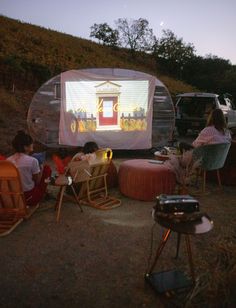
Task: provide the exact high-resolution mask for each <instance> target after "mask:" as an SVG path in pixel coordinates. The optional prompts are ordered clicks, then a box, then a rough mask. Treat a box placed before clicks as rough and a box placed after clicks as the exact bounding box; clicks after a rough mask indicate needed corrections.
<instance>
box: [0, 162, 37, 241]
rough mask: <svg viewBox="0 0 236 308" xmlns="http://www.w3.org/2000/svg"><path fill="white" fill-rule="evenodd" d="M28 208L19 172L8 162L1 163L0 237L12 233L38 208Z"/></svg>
mask: <svg viewBox="0 0 236 308" xmlns="http://www.w3.org/2000/svg"><path fill="white" fill-rule="evenodd" d="M38 206H39V205H38V204H37V205H36V206H34V207H32V206H31V207H28V206H27V205H26V200H25V196H24V192H23V189H22V184H21V178H20V173H19V170H18V169H17V168H16V166H15V165H14V164H13V163H12V162H10V161H7V160H4V161H0V236H4V235H7V234H9V233H11V232H12V231H13V230H14V229H15V228H16V227H17V226H18V225H19V224H20V223H21V222H22V220H23V219H28V218H29V217H30V216H31V215H32V214H33V213H34V211H35V210H36V209H37V208H38Z"/></svg>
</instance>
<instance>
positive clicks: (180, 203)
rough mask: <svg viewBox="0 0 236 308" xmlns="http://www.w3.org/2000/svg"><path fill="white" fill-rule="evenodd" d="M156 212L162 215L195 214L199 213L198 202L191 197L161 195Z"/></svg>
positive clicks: (158, 198)
mask: <svg viewBox="0 0 236 308" xmlns="http://www.w3.org/2000/svg"><path fill="white" fill-rule="evenodd" d="M156 199H157V203H156V206H155V211H157V212H161V213H166V214H168V213H193V212H197V211H199V203H198V201H197V200H196V199H195V198H193V197H192V196H190V195H164V194H162V195H160V196H158V197H157V198H156Z"/></svg>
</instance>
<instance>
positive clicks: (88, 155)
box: [73, 141, 99, 162]
mask: <svg viewBox="0 0 236 308" xmlns="http://www.w3.org/2000/svg"><path fill="white" fill-rule="evenodd" d="M98 149H99V147H98V145H97V143H96V142H94V141H89V142H86V143H85V144H84V146H83V149H82V152H79V153H77V154H76V155H75V156H74V158H73V159H74V160H87V161H88V162H93V161H95V160H96V151H97V150H98Z"/></svg>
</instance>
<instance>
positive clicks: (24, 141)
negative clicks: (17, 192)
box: [7, 130, 52, 206]
mask: <svg viewBox="0 0 236 308" xmlns="http://www.w3.org/2000/svg"><path fill="white" fill-rule="evenodd" d="M12 146H13V148H14V150H15V153H14V154H13V155H11V156H10V157H8V158H7V160H9V161H11V162H12V163H13V164H14V165H15V166H16V167H17V168H18V169H19V172H20V177H21V182H22V188H23V191H24V195H25V199H26V203H27V205H29V206H34V205H36V204H37V203H39V202H40V201H41V200H42V198H43V197H44V195H45V193H46V189H47V183H45V180H46V179H47V178H49V177H50V176H51V173H52V170H51V168H50V167H49V166H48V165H44V166H43V165H42V166H40V165H39V161H38V160H37V159H36V158H35V157H32V156H31V153H32V152H33V139H32V138H31V136H30V135H28V134H26V133H25V132H24V131H22V130H20V131H18V133H17V135H16V136H15V138H14V139H13V141H12Z"/></svg>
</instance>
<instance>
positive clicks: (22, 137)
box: [12, 130, 33, 153]
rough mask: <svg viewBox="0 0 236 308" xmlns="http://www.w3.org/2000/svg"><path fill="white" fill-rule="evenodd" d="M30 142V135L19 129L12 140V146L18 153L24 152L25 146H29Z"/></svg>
mask: <svg viewBox="0 0 236 308" xmlns="http://www.w3.org/2000/svg"><path fill="white" fill-rule="evenodd" d="M32 143H33V139H32V137H31V136H30V135H28V134H26V133H25V132H24V131H23V130H19V131H18V132H17V135H16V136H15V138H14V139H13V140H12V146H13V148H14V150H15V151H16V152H18V153H25V146H29V145H31V144H32Z"/></svg>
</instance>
